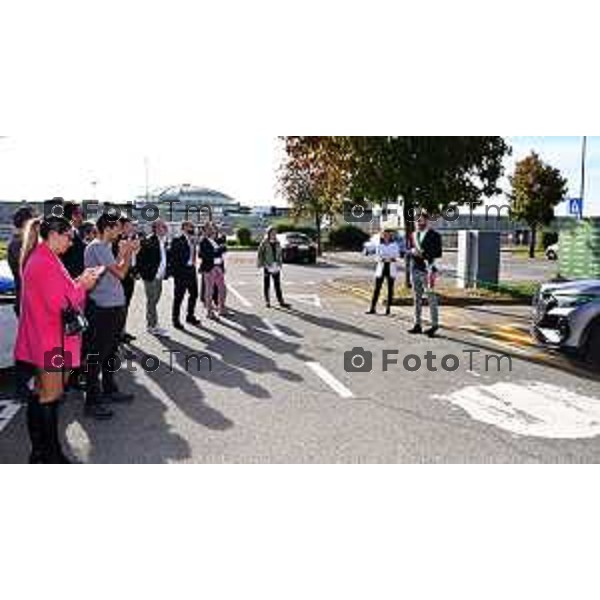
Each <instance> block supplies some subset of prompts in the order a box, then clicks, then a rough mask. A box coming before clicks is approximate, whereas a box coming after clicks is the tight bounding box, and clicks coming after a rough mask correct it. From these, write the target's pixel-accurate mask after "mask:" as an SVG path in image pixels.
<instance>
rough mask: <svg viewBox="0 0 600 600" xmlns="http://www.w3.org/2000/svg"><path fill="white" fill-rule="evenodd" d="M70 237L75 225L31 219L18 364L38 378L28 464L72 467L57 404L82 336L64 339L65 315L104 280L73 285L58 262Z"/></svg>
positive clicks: (88, 275)
mask: <svg viewBox="0 0 600 600" xmlns="http://www.w3.org/2000/svg"><path fill="white" fill-rule="evenodd" d="M72 236H73V231H72V226H71V224H70V223H69V221H67V220H66V219H64V218H62V217H50V218H48V219H47V220H44V219H42V218H36V219H32V220H31V221H29V222H28V223H27V225H26V228H25V233H24V236H23V247H22V251H21V281H22V290H21V318H20V319H19V328H18V331H17V340H16V344H15V360H17V361H21V362H22V363H26V364H28V365H30V366H31V367H32V370H33V372H34V373H35V390H34V392H33V393H32V394H31V395H30V397H29V400H28V405H27V428H28V431H29V437H30V440H31V455H30V458H29V462H30V463H68V462H70V461H69V460H68V458H67V457H66V456H65V455H64V453H63V451H62V448H61V445H60V439H59V434H58V401H59V400H60V398H61V396H62V394H63V390H64V385H65V379H66V378H67V377H68V374H69V372H70V370H71V369H73V368H76V367H79V366H80V361H81V335H80V334H75V335H65V330H64V313H65V311H66V310H71V311H82V310H83V307H84V304H85V299H86V293H87V291H89V290H91V289H92V288H93V287H94V286H95V285H96V282H97V280H98V277H99V276H100V275H101V272H100V270H99V269H87V270H86V271H84V273H83V274H82V275H81V276H80V277H79V278H78V279H77V280H75V281H74V280H73V279H71V277H70V275H69V273H68V272H67V270H66V269H65V267H64V265H63V263H62V262H61V260H60V257H61V256H62V255H63V254H64V253H65V252H66V250H67V249H68V248H69V247H70V245H71V243H72ZM71 314H73V312H72V313H71Z"/></svg>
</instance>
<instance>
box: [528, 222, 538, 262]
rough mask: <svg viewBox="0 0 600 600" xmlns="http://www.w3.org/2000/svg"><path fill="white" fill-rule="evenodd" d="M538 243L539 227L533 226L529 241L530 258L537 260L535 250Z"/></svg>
mask: <svg viewBox="0 0 600 600" xmlns="http://www.w3.org/2000/svg"><path fill="white" fill-rule="evenodd" d="M536 243H537V226H536V225H532V226H531V238H530V240H529V258H535V248H536Z"/></svg>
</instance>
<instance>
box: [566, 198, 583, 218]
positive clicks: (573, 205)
mask: <svg viewBox="0 0 600 600" xmlns="http://www.w3.org/2000/svg"><path fill="white" fill-rule="evenodd" d="M569 214H570V215H575V216H577V217H580V216H581V215H582V214H583V199H582V198H571V199H570V200H569Z"/></svg>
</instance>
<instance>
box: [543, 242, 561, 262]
mask: <svg viewBox="0 0 600 600" xmlns="http://www.w3.org/2000/svg"><path fill="white" fill-rule="evenodd" d="M546 258H547V259H548V260H558V244H552V246H548V247H547V248H546Z"/></svg>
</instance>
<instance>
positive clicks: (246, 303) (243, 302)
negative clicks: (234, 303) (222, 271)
mask: <svg viewBox="0 0 600 600" xmlns="http://www.w3.org/2000/svg"><path fill="white" fill-rule="evenodd" d="M227 289H228V290H229V291H230V292H231V293H232V294H233V295H234V296H235V297H236V298H237V299H238V300H239V301H240V304H241V305H242V306H245V307H246V308H251V307H252V303H251V302H250V301H249V300H246V298H244V296H242V295H241V294H240V293H239V292H238V291H237V290H236V289H235V288H234V287H233V286H232V285H227Z"/></svg>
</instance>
